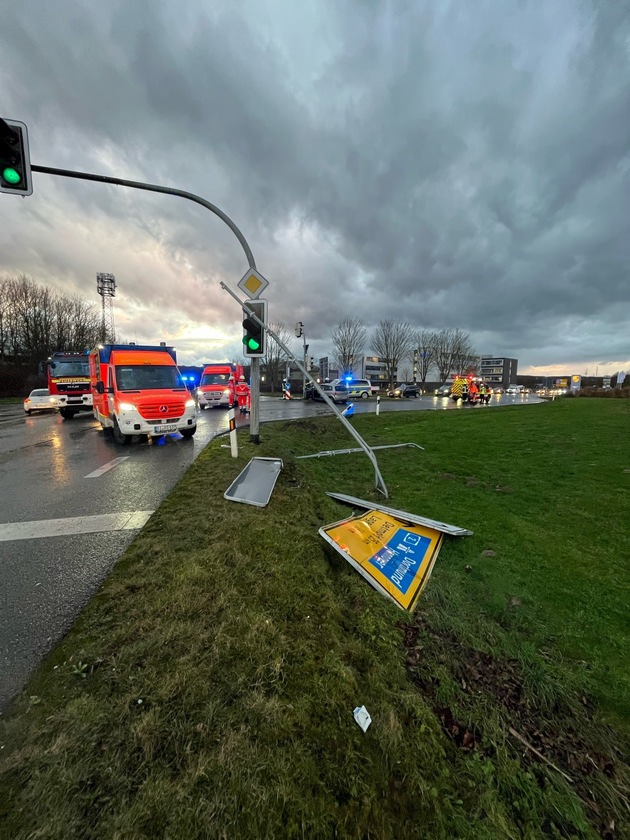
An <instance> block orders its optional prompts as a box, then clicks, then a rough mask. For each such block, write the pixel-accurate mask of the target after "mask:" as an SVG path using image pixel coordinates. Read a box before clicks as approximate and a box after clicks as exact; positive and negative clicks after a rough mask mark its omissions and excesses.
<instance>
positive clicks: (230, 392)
mask: <svg viewBox="0 0 630 840" xmlns="http://www.w3.org/2000/svg"><path fill="white" fill-rule="evenodd" d="M243 375H244V372H243V365H234V364H232V363H231V362H217V364H214V363H213V364H210V365H206V366H205V367H204V369H203V373H202V374H201V380H200V382H199V388H198V389H197V397H198V399H199V408H202V409H205V408H211V407H213V406H215V405H221V406H225V407H226V408H233V407H234V406H236V405H237V398H236V384H237V382H238V381H239V379H240V377H241V376H243Z"/></svg>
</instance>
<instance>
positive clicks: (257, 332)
mask: <svg viewBox="0 0 630 840" xmlns="http://www.w3.org/2000/svg"><path fill="white" fill-rule="evenodd" d="M245 305H246V306H247V307H248V308H249V309H251V311H252V312H253V313H254V315H255V316H256V318H258V321H262V323H263V324H266V323H267V301H266V300H246V301H245ZM258 321H256V319H255V318H252V316H251V315H250V314H249V312H247V310H246V309H243V352H244V353H245V355H246V356H247V357H248V358H250V359H251V358H258V357H260V356H265V355H266V354H267V341H266V335H265V329H264V327H263V326H262V324H259V323H258Z"/></svg>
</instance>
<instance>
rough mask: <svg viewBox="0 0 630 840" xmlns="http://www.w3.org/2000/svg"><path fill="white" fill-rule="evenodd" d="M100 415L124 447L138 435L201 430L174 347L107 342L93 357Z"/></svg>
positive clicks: (92, 373) (186, 433)
mask: <svg viewBox="0 0 630 840" xmlns="http://www.w3.org/2000/svg"><path fill="white" fill-rule="evenodd" d="M89 358H90V381H91V384H92V394H93V400H94V417H95V418H96V419H97V420H98V421H99V422H100V424H101V426H102V427H103V431H105V432H110V433H112V434H113V435H114V440H115V441H116V442H117V443H120V444H127V443H129V442H130V440H131V438H132V437H133V435H149V437H161V436H162V435H165V434H170V433H172V432H180V433H181V434H182V435H183V436H184V437H185V438H191V437H192V436H193V435H194V434H195V432H196V430H197V412H196V406H195V400H194V399H193V398H192V397H191V396H190V392H189V391H188V388H186V386H185V385H184V382H183V381H182V377H181V374H180V372H179V369H178V367H177V358H176V355H175V348H174V347H166V345H160V346H159V347H153V346H146V345H139V344H106V345H104V346H103V345H101V346H99V347H97V348H95V349H94V350H92V352H91V353H90V357H89Z"/></svg>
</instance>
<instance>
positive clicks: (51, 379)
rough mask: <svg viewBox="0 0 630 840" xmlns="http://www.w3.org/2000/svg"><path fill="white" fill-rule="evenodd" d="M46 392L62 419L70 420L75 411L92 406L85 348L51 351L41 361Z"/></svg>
mask: <svg viewBox="0 0 630 840" xmlns="http://www.w3.org/2000/svg"><path fill="white" fill-rule="evenodd" d="M42 365H43V366H45V367H46V375H47V379H48V390H49V392H50V396H51V397H54V398H55V406H56V408H58V409H59V414H61V416H62V417H63V419H64V420H71V419H72V418H73V417H74V415H75V414H77V413H78V412H79V411H91V410H92V390H91V388H90V368H89V364H88V351H87V350H86V351H84V352H83V353H65V352H59V353H53V354H52V356H49V358H48V359H46V361H45V362H43V363H42Z"/></svg>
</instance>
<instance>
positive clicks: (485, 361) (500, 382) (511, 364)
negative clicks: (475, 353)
mask: <svg viewBox="0 0 630 840" xmlns="http://www.w3.org/2000/svg"><path fill="white" fill-rule="evenodd" d="M517 370H518V359H506V358H501V357H500V356H482V357H481V358H480V359H479V376H480V377H481V378H482V379H483V380H484V382H487V383H488V385H492V386H493V387H494V388H498V387H500V386H501V387H503V388H507V387H508V385H511V384H516V371H517Z"/></svg>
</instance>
